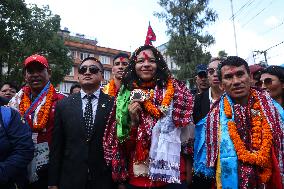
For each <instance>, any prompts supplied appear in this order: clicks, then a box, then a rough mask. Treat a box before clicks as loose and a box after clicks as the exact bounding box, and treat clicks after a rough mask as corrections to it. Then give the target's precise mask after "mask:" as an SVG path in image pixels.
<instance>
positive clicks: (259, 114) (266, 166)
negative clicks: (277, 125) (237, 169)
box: [224, 91, 272, 183]
mask: <svg viewBox="0 0 284 189" xmlns="http://www.w3.org/2000/svg"><path fill="white" fill-rule="evenodd" d="M252 95H253V97H254V99H256V102H255V104H254V105H253V111H255V114H256V115H254V116H253V117H252V119H251V125H252V135H251V142H252V146H253V148H254V151H253V152H251V151H249V150H247V149H246V147H245V144H244V142H243V141H242V139H241V137H240V135H239V134H238V130H237V126H236V123H235V122H234V121H232V120H230V121H229V122H228V130H229V135H230V137H231V139H232V141H233V143H234V147H235V149H236V152H237V155H238V159H239V160H241V161H242V162H244V163H249V164H253V165H257V166H260V167H261V168H262V172H261V173H260V174H259V177H260V180H261V181H262V182H263V183H266V182H267V181H268V180H269V178H270V176H271V175H272V164H271V161H270V158H271V146H272V132H271V129H270V126H269V124H268V121H267V119H266V117H265V116H264V114H263V111H262V110H261V106H260V102H259V100H258V98H257V96H256V94H255V92H254V91H252ZM224 111H225V114H226V116H227V117H228V118H232V109H231V106H230V103H229V101H228V99H227V98H226V97H225V99H224Z"/></svg>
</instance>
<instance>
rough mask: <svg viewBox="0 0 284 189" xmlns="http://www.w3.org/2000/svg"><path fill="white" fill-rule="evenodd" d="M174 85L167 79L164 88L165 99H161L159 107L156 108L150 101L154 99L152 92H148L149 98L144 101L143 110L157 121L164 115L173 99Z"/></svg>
mask: <svg viewBox="0 0 284 189" xmlns="http://www.w3.org/2000/svg"><path fill="white" fill-rule="evenodd" d="M174 92H175V89H174V84H173V80H172V79H169V80H168V82H167V87H166V94H165V97H164V98H163V101H162V103H161V107H160V108H157V107H156V106H155V105H154V104H153V103H152V100H153V98H154V91H153V90H151V91H150V98H148V99H147V100H145V101H144V103H143V104H144V108H145V110H146V111H147V112H149V113H150V114H151V115H152V116H154V117H155V118H157V119H159V118H160V117H162V115H164V113H165V112H166V111H167V109H168V107H169V105H170V103H171V101H172V99H173V97H174Z"/></svg>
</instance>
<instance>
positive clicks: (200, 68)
mask: <svg viewBox="0 0 284 189" xmlns="http://www.w3.org/2000/svg"><path fill="white" fill-rule="evenodd" d="M195 82H196V88H197V94H201V93H203V92H204V91H206V90H207V89H208V88H209V84H208V78H207V66H206V65H205V64H199V65H197V66H196V76H195Z"/></svg>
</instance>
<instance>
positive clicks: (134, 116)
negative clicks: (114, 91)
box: [128, 99, 142, 125]
mask: <svg viewBox="0 0 284 189" xmlns="http://www.w3.org/2000/svg"><path fill="white" fill-rule="evenodd" d="M141 102H142V101H140V100H136V99H135V100H132V101H131V102H130V104H129V105H128V111H129V115H130V119H131V125H137V124H138V123H139V112H140V111H141V110H142V108H141V105H140V103H141Z"/></svg>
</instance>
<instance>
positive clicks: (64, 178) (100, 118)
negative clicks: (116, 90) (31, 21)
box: [49, 57, 115, 189]
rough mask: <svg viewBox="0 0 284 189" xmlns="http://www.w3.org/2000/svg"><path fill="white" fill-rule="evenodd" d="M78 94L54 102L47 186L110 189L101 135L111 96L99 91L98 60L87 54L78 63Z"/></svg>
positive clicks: (100, 72) (110, 183)
mask: <svg viewBox="0 0 284 189" xmlns="http://www.w3.org/2000/svg"><path fill="white" fill-rule="evenodd" d="M78 73H79V83H80V85H81V91H80V93H74V94H72V95H70V96H69V97H68V98H66V99H64V100H62V101H61V102H59V103H58V105H57V107H56V114H55V128H54V134H53V140H52V146H51V152H50V169H49V186H50V187H49V188H52V189H55V188H56V189H57V188H65V189H71V188H80V189H100V188H103V189H112V188H115V186H114V185H113V182H112V175H111V168H110V167H109V166H107V165H106V163H105V160H104V153H103V136H104V131H105V128H106V125H107V120H108V116H109V114H110V111H111V108H112V106H113V98H111V97H110V96H109V95H107V94H104V93H103V92H102V91H101V90H100V83H101V81H102V80H103V66H102V64H101V62H100V61H99V60H98V59H96V58H94V57H88V58H86V59H84V60H83V61H82V63H81V64H80V66H79V70H78Z"/></svg>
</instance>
